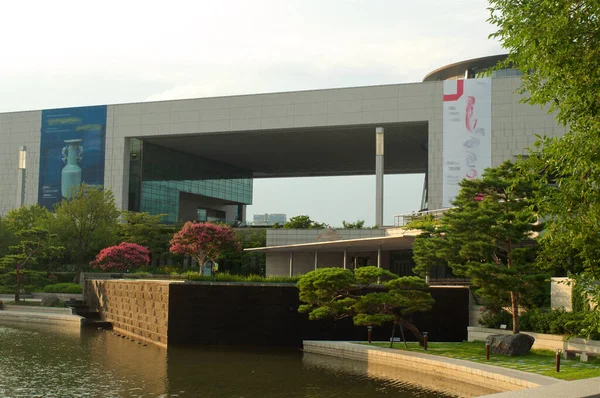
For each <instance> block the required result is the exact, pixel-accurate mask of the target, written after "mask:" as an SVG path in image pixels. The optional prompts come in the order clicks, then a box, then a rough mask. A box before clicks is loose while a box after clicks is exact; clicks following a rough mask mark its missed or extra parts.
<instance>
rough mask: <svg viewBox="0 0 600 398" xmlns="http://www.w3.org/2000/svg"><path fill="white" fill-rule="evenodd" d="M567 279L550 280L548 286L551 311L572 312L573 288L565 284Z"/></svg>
mask: <svg viewBox="0 0 600 398" xmlns="http://www.w3.org/2000/svg"><path fill="white" fill-rule="evenodd" d="M568 281H570V279H569V278H552V282H551V285H550V305H551V307H552V309H559V308H563V309H564V310H565V311H573V286H572V285H571V284H567V282H568Z"/></svg>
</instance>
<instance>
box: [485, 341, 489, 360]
mask: <svg viewBox="0 0 600 398" xmlns="http://www.w3.org/2000/svg"><path fill="white" fill-rule="evenodd" d="M485 360H486V361H489V360H490V343H485Z"/></svg>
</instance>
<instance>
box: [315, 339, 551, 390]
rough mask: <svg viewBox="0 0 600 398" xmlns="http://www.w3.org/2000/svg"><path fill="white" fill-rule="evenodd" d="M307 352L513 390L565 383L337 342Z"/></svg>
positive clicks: (482, 366)
mask: <svg viewBox="0 0 600 398" xmlns="http://www.w3.org/2000/svg"><path fill="white" fill-rule="evenodd" d="M304 352H309V353H314V354H322V355H330V356H335V357H338V358H345V359H349V360H352V361H361V362H367V363H369V364H371V363H372V364H377V365H387V366H392V367H400V368H408V369H412V370H416V371H419V372H424V373H429V374H437V375H444V376H446V377H450V378H452V379H454V380H458V381H461V382H463V383H470V384H476V385H480V386H487V387H490V388H494V389H496V390H499V391H512V390H519V389H522V388H530V387H538V386H541V385H549V384H554V383H563V381H561V380H557V379H553V378H551V377H546V376H540V375H535V374H532V373H526V372H521V371H518V370H513V369H506V368H500V367H497V366H490V365H484V364H478V363H474V362H468V361H464V360H460V359H453V358H445V357H440V356H434V355H429V354H421V353H415V352H406V351H398V350H392V349H387V348H381V347H373V346H366V345H361V344H353V343H349V342H338V341H304Z"/></svg>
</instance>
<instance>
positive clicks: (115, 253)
mask: <svg viewBox="0 0 600 398" xmlns="http://www.w3.org/2000/svg"><path fill="white" fill-rule="evenodd" d="M149 262H150V252H149V251H148V249H147V248H145V247H144V246H141V245H138V244H136V243H129V242H121V243H120V244H118V245H116V246H110V247H107V248H105V249H102V250H101V251H100V253H98V255H97V256H96V259H95V260H94V261H92V262H91V263H90V265H92V266H93V267H94V268H99V269H101V270H103V271H120V272H129V271H132V270H135V269H136V268H140V267H144V266H147V265H148V263H149Z"/></svg>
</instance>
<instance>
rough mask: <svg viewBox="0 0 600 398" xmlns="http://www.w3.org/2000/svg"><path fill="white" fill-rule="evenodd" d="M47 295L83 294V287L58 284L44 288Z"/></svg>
mask: <svg viewBox="0 0 600 398" xmlns="http://www.w3.org/2000/svg"><path fill="white" fill-rule="evenodd" d="M44 292H45V293H71V294H81V293H82V288H81V285H79V284H77V283H57V284H54V285H48V286H46V287H44Z"/></svg>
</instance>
